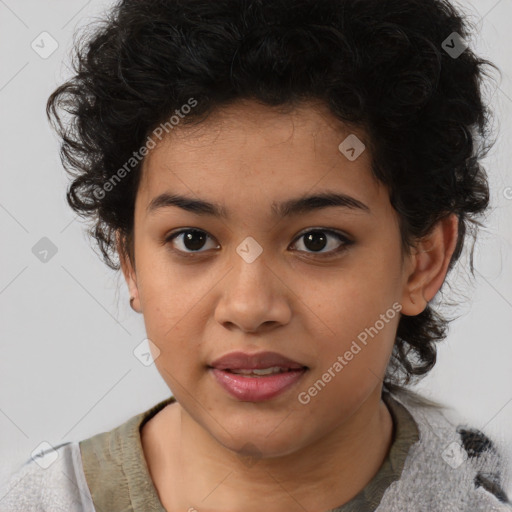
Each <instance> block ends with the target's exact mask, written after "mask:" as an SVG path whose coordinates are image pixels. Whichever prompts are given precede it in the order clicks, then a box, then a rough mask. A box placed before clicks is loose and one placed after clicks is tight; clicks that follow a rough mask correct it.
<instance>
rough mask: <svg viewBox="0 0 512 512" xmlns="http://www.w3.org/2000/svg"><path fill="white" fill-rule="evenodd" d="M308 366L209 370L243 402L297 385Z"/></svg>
mask: <svg viewBox="0 0 512 512" xmlns="http://www.w3.org/2000/svg"><path fill="white" fill-rule="evenodd" d="M308 370H309V368H308V367H307V366H302V367H300V368H281V367H270V368H237V369H229V368H226V369H219V368H213V367H209V371H210V372H211V374H212V375H213V377H214V378H215V381H216V382H217V383H218V384H220V386H221V388H222V389H223V390H224V391H226V392H227V393H228V394H229V395H230V396H232V397H234V398H236V399H237V400H239V401H243V402H263V401H266V400H270V399H272V398H275V397H277V396H278V395H281V394H283V393H284V392H285V391H289V390H290V389H291V388H292V387H295V386H296V385H297V384H298V383H299V382H300V381H301V380H302V379H303V377H304V375H305V374H306V373H307V372H308Z"/></svg>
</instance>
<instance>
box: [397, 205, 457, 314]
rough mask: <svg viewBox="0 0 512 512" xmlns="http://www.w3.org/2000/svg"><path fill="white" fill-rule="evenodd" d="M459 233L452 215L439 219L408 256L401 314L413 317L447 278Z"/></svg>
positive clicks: (425, 305)
mask: <svg viewBox="0 0 512 512" xmlns="http://www.w3.org/2000/svg"><path fill="white" fill-rule="evenodd" d="M457 235H458V217H457V216H456V215H455V214H452V215H450V216H449V217H446V218H445V219H442V220H440V221H439V222H438V223H437V225H436V226H435V227H434V229H433V230H432V232H431V233H430V234H429V235H427V237H425V238H424V239H423V240H421V241H420V242H419V243H418V245H417V247H416V249H415V251H414V253H413V254H411V255H410V259H409V261H410V262H411V265H410V267H409V268H412V270H410V271H409V276H408V277H407V282H406V284H405V288H404V291H403V300H402V314H404V315H406V316H416V315H419V314H420V313H421V312H423V311H424V310H425V308H426V307H427V304H428V303H429V302H430V301H431V300H432V299H433V298H434V297H435V295H436V293H437V292H438V291H439V289H440V288H441V286H442V285H443V282H444V280H445V278H446V273H447V271H448V265H449V264H450V261H451V258H452V255H453V252H454V250H455V246H456V244H457Z"/></svg>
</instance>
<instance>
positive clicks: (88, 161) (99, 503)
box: [0, 0, 512, 512]
mask: <svg viewBox="0 0 512 512" xmlns="http://www.w3.org/2000/svg"><path fill="white" fill-rule="evenodd" d="M468 34H469V26H468V23H467V20H466V19H465V18H464V17H463V16H462V14H461V13H460V12H458V11H457V10H456V9H455V8H454V7H453V6H452V5H451V4H450V3H449V2H448V1H443V0H387V1H383V0H365V1H361V0H328V1H327V0H266V1H262V0H218V1H211V0H179V1H178V0H124V1H121V2H119V3H118V4H117V5H116V6H114V7H113V9H112V11H111V13H110V16H109V17H108V18H106V19H105V20H104V21H103V22H102V24H101V25H100V26H99V27H98V28H97V29H96V30H95V31H94V32H92V33H90V34H89V35H88V36H87V39H85V40H82V41H81V42H80V41H79V43H78V45H77V49H76V56H77V58H76V60H75V70H76V74H75V75H74V76H73V77H72V78H71V79H70V80H69V81H68V82H66V83H65V84H63V85H62V86H61V87H59V88H58V89H57V90H56V91H55V92H54V93H53V94H52V96H51V97H50V99H49V102H48V113H49V115H50V118H51V119H52V120H53V121H54V125H55V127H56V129H57V130H58V132H59V134H60V136H61V137H62V156H63V161H64V164H65V166H66V168H67V169H68V171H69V172H70V173H72V175H73V182H72V184H71V187H70V189H69V191H68V200H69V203H70V205H71V207H72V208H73V209H74V210H75V211H76V212H77V213H79V214H82V215H83V216H85V217H89V218H90V219H92V220H93V221H94V229H93V230H92V232H91V234H92V235H93V237H94V238H95V240H96V241H97V242H98V244H99V247H100V249H101V251H102V254H103V256H104V258H105V262H106V263H107V264H108V265H109V266H110V267H112V268H113V269H116V270H119V269H121V270H122V272H123V275H124V277H125V279H126V283H127V286H128V288H129V290H130V294H131V305H132V308H133V309H134V310H135V311H137V312H138V313H140V314H141V315H143V319H144V323H145V326H146V331H147V336H148V339H149V340H150V342H149V346H150V348H151V352H152V355H153V357H154V359H155V364H156V366H157V368H158V370H159V372H160V374H161V376H162V378H163V379H164V380H165V382H166V383H167V384H168V386H169V389H170V390H171V392H172V396H171V397H170V398H169V399H167V400H165V401H163V402H161V403H158V404H156V405H155V406H154V407H152V408H151V409H150V410H148V411H145V412H142V413H141V414H139V415H137V416H135V417H133V418H131V419H129V420H128V421H127V422H126V423H124V424H122V425H120V426H119V427H118V428H116V429H114V430H112V431H110V432H104V433H100V434H98V435H96V436H94V437H91V438H89V439H85V440H83V441H81V442H79V443H78V442H69V443H65V444H64V445H61V446H58V447H55V451H57V452H58V454H59V457H58V458H57V460H56V461H55V462H53V463H52V464H41V460H38V461H37V462H36V461H35V460H31V461H28V462H27V464H25V465H24V466H23V467H22V468H20V470H19V471H18V472H17V473H16V474H15V475H13V477H12V479H11V481H10V482H9V484H8V488H7V491H6V494H5V497H4V499H3V500H2V501H0V510H2V511H7V510H9V511H11V510H12V511H14V510H20V511H21V510H23V511H28V510H47V511H50V510H52V511H53V510H66V511H79V510H80V511H88V512H89V511H98V512H101V511H109V512H114V511H119V512H120V511H144V512H148V511H164V510H166V511H168V512H178V511H198V512H202V511H223V512H224V511H229V512H235V511H240V510H244V511H250V512H256V511H260V510H262V509H263V510H266V511H267V512H280V511H283V510H286V511H297V512H298V511H305V510H307V511H311V512H326V511H336V512H349V511H350V512H352V511H358V512H362V511H365V512H366V511H376V512H391V511H392V512H398V511H427V510H428V511H429V512H432V511H443V512H447V511H464V512H470V511H471V512H475V511H482V512H483V511H485V512H489V511H510V510H512V505H511V503H510V501H509V499H508V497H507V494H506V493H505V491H504V487H503V472H504V469H505V463H504V461H503V456H502V455H501V454H500V453H499V450H498V449H497V447H496V445H495V443H493V441H492V440H491V439H489V437H488V436H487V435H486V434H485V433H483V432H481V431H479V430H477V429H474V428H471V427H470V426H467V425H464V424H462V423H459V422H457V421H453V420H452V419H450V418H449V417H448V414H447V413H446V411H443V407H442V406H441V404H435V403H433V402H429V401H427V400H426V399H424V398H422V397H420V396H418V395H416V394H415V393H413V392H412V391H411V390H408V389H407V388H408V386H409V385H411V384H413V383H414V382H416V381H418V380H419V379H420V378H421V377H422V376H424V375H426V374H427V373H428V372H429V371H430V370H431V369H432V367H433V366H434V364H435V362H436V343H438V342H440V341H441V340H443V339H444V338H445V337H446V327H447V325H448V320H447V319H445V318H443V316H442V315H441V314H440V313H439V312H438V311H436V309H435V308H434V306H433V305H432V304H431V302H432V300H433V299H434V297H436V294H437V293H438V292H439V290H440V289H441V287H442V285H443V283H444V281H445V278H446V276H447V274H448V272H449V271H450V270H451V269H452V268H453V267H454V265H455V264H456V262H457V261H458V259H459V256H460V254H461V251H462V248H463V246H464V244H465V243H466V241H467V238H468V236H469V234H472V235H473V236H476V229H474V228H475V227H476V226H477V225H478V224H479V223H478V221H477V220H476V217H477V216H478V215H479V214H482V213H483V212H484V211H486V208H487V207H488V203H489V190H488V186H487V180H486V173H485V170H484V169H483V167H482V166H481V163H480V161H481V159H482V158H483V156H484V155H485V153H486V151H487V150H488V148H489V147H490V146H491V141H490V140H489V133H488V120H489V110H488V107H487V106H486V105H485V104H484V102H483V99H482V95H481V90H480V84H481V79H482V78H483V66H484V65H487V64H488V65H491V66H492V64H491V63H489V62H487V61H484V60H482V59H480V58H478V57H477V56H476V55H475V54H474V53H473V52H472V51H471V49H469V48H468V47H467V45H466V44H465V39H466V38H467V36H468ZM64 114H66V116H70V118H69V119H66V120H65V119H64V118H65V117H66V116H65V115H64ZM117 258H118V259H117ZM50 456H53V452H52V453H47V454H44V455H43V456H42V457H41V458H40V459H42V460H44V459H45V457H47V460H48V461H49V457H50ZM43 466H47V467H45V468H44V469H43Z"/></svg>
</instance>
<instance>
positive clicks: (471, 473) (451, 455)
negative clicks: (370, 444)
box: [378, 392, 512, 512]
mask: <svg viewBox="0 0 512 512" xmlns="http://www.w3.org/2000/svg"><path fill="white" fill-rule="evenodd" d="M392 397H393V399H394V400H396V401H397V402H399V403H400V404H402V405H403V406H404V407H405V408H406V409H407V411H409V413H410V414H411V416H412V417H413V419H414V421H415V422H416V425H417V427H418V431H419V440H418V442H416V443H415V444H414V445H412V446H411V448H410V450H409V453H408V456H407V459H406V462H405V465H404V469H403V472H402V475H401V478H400V480H398V481H397V482H394V484H393V485H392V486H391V489H392V492H391V493H390V498H389V499H390V500H391V501H390V503H391V502H392V501H393V499H398V498H396V497H397V496H401V497H404V496H409V499H413V500H414V502H415V503H417V504H418V505H423V506H422V507H420V508H422V509H425V510H431V511H438V510H439V511H441V510H442V511H443V512H447V511H448V512H452V511H453V512H455V511H457V512H459V511H460V512H468V511H471V512H477V511H478V512H480V511H482V512H491V511H495V512H512V502H511V501H510V500H509V497H508V496H507V493H506V492H505V490H504V480H505V477H508V471H509V470H510V462H511V461H510V460H508V459H507V458H506V457H505V456H504V454H503V453H502V451H501V450H500V448H499V445H498V444H497V443H496V442H495V440H493V439H491V438H490V436H489V435H488V434H487V433H485V432H483V431H482V430H481V429H478V428H476V427H474V426H471V425H468V424H467V423H466V422H465V420H464V418H461V417H460V416H459V415H457V414H456V413H454V411H452V410H451V409H450V408H448V407H444V406H440V407H436V406H433V405H430V404H429V403H428V401H427V400H423V399H422V397H421V396H420V395H417V394H415V393H412V392H405V393H404V392H394V393H392ZM392 496H394V498H393V497H392ZM397 503H398V502H394V506H395V507H396V504H397ZM398 509H400V508H399V507H398V508H389V510H398ZM381 510H382V512H385V511H387V510H388V508H385V506H383V507H382V508H380V507H379V508H378V512H381Z"/></svg>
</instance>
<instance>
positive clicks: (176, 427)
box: [148, 387, 393, 512]
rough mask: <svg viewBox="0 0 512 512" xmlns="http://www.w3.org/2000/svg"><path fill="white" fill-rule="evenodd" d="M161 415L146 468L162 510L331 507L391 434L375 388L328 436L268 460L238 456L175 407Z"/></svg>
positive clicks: (358, 480) (358, 485)
mask: <svg viewBox="0 0 512 512" xmlns="http://www.w3.org/2000/svg"><path fill="white" fill-rule="evenodd" d="M164 411H166V414H167V416H165V418H164V417H162V420H164V421H163V422H162V423H161V425H162V427H163V428H164V431H165V433H163V432H162V430H160V433H157V434H156V435H157V436H158V437H159V439H160V440H161V441H160V446H159V449H158V450H153V451H154V456H155V457H154V460H153V463H152V464H148V465H149V467H150V471H151V473H152V477H153V480H154V481H155V485H156V488H157V490H158V493H159V495H160V499H161V501H162V504H163V505H164V506H165V507H166V508H167V509H168V510H189V509H190V510H194V508H195V509H197V510H199V511H201V510H223V511H235V510H242V509H244V510H245V511H248V512H252V510H254V511H255V512H256V511H258V512H259V511H261V509H262V505H263V507H264V508H265V510H266V511H267V512H274V511H276V512H277V511H281V510H290V511H295V510H297V511H301V512H303V511H304V510H312V511H313V510H318V511H322V510H330V509H332V508H336V507H339V506H341V505H343V504H345V503H347V502H348V501H350V500H351V499H352V498H354V497H355V496H356V495H357V494H358V493H359V492H360V491H361V490H362V489H363V488H364V487H365V486H366V484H367V483H368V482H369V481H370V480H371V479H372V478H373V476H374V475H375V474H376V473H377V471H378V470H379V468H380V467H381V465H382V463H383V461H384V459H385V458H386V455H387V454H388V452H389V448H390V446H391V442H392V437H393V422H392V418H391V415H390V413H389V411H388V409H387V407H386V405H385V404H384V402H383V401H382V400H381V388H380V387H379V388H377V389H376V390H375V392H374V393H372V395H370V397H369V398H368V399H367V400H365V402H364V403H363V404H362V405H361V406H360V407H359V408H358V409H357V410H356V411H355V412H354V413H353V414H352V415H351V416H350V417H349V418H347V419H346V420H345V421H344V422H343V423H341V424H340V425H338V426H337V427H336V428H335V429H334V430H333V431H332V432H330V433H329V434H328V435H327V436H323V437H322V438H321V439H319V440H317V441H316V442H314V443H312V444H309V445H308V446H306V447H304V448H301V449H300V450H298V451H295V452H293V453H290V454H288V455H286V456H281V457H273V458H254V459H251V458H249V459H247V458H245V459H241V458H240V457H239V456H238V455H237V454H235V453H233V452H232V451H231V450H229V449H227V448H226V447H224V446H223V445H221V444H220V443H218V442H217V440H216V439H215V438H213V437H212V436H211V435H210V434H209V433H208V432H207V431H206V430H204V428H203V427H202V426H201V425H199V424H198V423H197V422H196V421H195V420H194V419H193V418H192V417H191V416H190V415H188V414H187V412H186V411H185V410H184V409H183V408H182V407H181V405H180V404H179V403H174V404H172V405H171V406H168V407H167V408H166V409H164ZM164 424H165V426H164ZM169 433H172V434H171V435H169ZM157 459H158V460H157ZM157 473H158V474H157ZM248 504H249V505H248ZM251 504H252V505H251Z"/></svg>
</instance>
